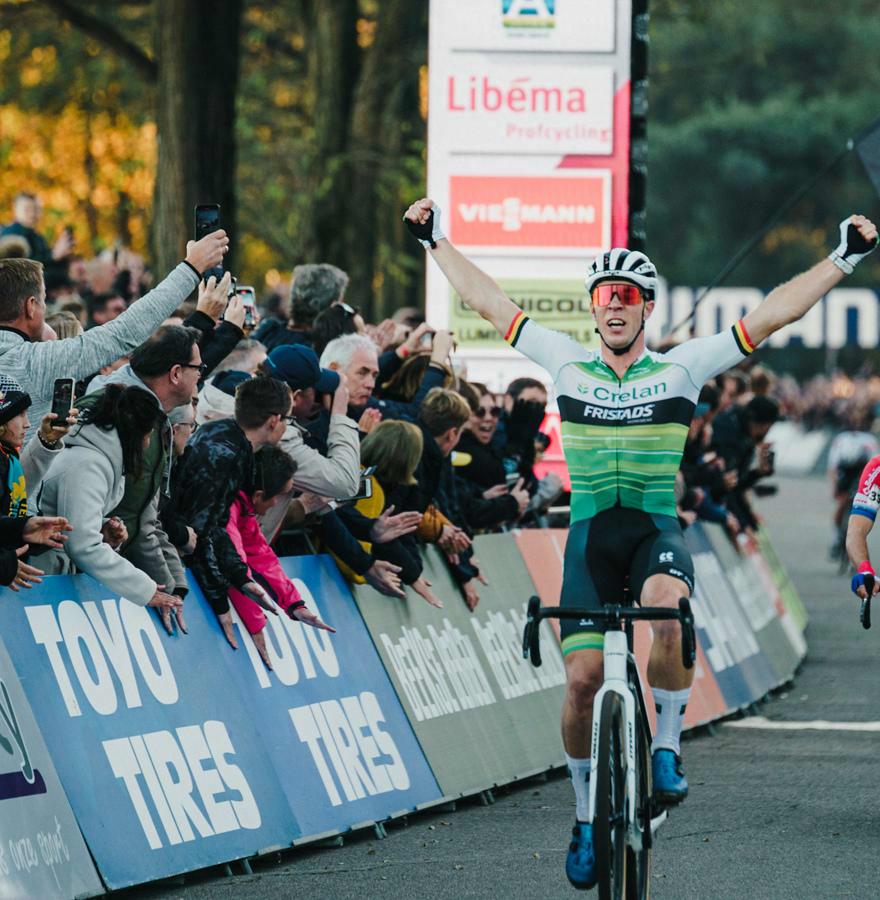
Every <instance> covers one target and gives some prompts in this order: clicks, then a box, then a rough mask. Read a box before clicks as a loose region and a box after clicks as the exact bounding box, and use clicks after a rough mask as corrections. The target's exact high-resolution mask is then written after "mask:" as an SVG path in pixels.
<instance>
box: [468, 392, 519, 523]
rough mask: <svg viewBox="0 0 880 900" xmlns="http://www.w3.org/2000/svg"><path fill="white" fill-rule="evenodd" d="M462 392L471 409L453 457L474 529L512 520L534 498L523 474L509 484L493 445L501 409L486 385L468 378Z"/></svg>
mask: <svg viewBox="0 0 880 900" xmlns="http://www.w3.org/2000/svg"><path fill="white" fill-rule="evenodd" d="M459 392H460V393H461V394H462V396H463V397H464V398H465V399H466V400H467V401H468V406H469V408H470V411H471V415H470V418H469V419H468V422H467V424H466V425H465V428H464V431H462V433H461V440H460V441H459V442H458V446H457V447H456V449H455V456H454V458H453V467H454V470H455V480H456V488H457V490H458V494H459V498H460V501H461V507H462V512H463V513H464V517H465V520H466V521H467V523H468V525H469V526H470V527H471V528H472V529H475V530H483V529H491V528H496V527H497V526H499V525H502V524H506V523H513V522H515V521H516V520H517V519H519V518H520V517H521V516H522V515H523V513H525V511H526V510H527V509H528V507H529V501H530V499H531V498H530V497H529V492H528V491H527V490H526V489H525V488H524V486H523V479H522V478H521V477H520V478H517V480H516V481H515V482H514V483H512V484H511V485H510V486H509V487H508V484H507V477H506V473H505V471H504V463H503V461H502V459H501V456H500V454H499V453H498V452H497V450H496V449H495V448H493V447H492V438H493V436H494V434H495V429H496V427H497V425H498V417H499V415H500V412H501V410H500V408H499V407H498V406H496V405H495V398H494V397H493V396H492V394H491V393H490V392H489V390H488V389H487V388H486V387H485V385H482V384H474V385H468V384H467V382H465V383H464V384H462V385H460V386H459Z"/></svg>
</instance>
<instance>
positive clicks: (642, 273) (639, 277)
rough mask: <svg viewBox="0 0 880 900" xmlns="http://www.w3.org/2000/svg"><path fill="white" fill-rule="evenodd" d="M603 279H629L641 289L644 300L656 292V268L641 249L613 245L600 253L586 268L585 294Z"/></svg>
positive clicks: (590, 291)
mask: <svg viewBox="0 0 880 900" xmlns="http://www.w3.org/2000/svg"><path fill="white" fill-rule="evenodd" d="M603 281H631V282H632V283H633V284H637V285H638V286H639V287H640V288H641V289H642V292H643V293H644V295H645V299H646V300H653V299H654V297H655V295H656V292H657V269H656V268H654V263H652V262H651V260H650V259H648V257H647V256H645V254H644V253H642V251H641V250H627V249H626V248H625V247H614V248H613V249H612V250H609V251H608V252H607V253H600V254H599V255H598V256H597V257H596V258H595V259H594V260H593V263H592V265H591V266H590V268H589V269H587V277H586V279H585V280H584V284H585V285H586V287H587V295H589V294H591V293H592V292H593V288H594V287H595V286H596V285H597V284H600V283H601V282H603Z"/></svg>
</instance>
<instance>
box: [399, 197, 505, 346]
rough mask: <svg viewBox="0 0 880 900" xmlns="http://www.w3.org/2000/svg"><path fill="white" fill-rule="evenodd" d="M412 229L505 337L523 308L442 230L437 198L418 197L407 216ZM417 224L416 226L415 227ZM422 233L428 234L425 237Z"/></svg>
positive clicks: (462, 293) (463, 293) (463, 294)
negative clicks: (455, 245) (436, 202)
mask: <svg viewBox="0 0 880 900" xmlns="http://www.w3.org/2000/svg"><path fill="white" fill-rule="evenodd" d="M404 221H406V222H407V227H408V228H409V230H410V231H411V232H412V233H413V234H414V235H415V236H416V237H417V238H419V240H421V241H422V243H423V244H424V245H425V246H426V247H427V248H429V249H430V251H431V255H432V256H433V257H434V260H435V261H436V262H437V265H439V266H440V268H441V269H442V270H443V274H444V275H445V276H446V278H447V280H448V281H449V283H450V284H451V285H452V286H453V287H454V288H455V290H456V291H457V292H458V294H459V296H460V297H461V299H462V300H463V301H464V302H465V304H466V305H467V306H469V307H470V308H471V309H472V310H473V311H474V312H476V313H478V314H479V315H481V316H482V317H483V318H484V319H487V320H488V321H489V322H491V323H492V324H493V325H494V326H495V328H496V329H497V330H498V332H499V334H500V335H501V336H502V337H505V336H506V334H507V331H508V329H509V328H510V323H511V322H513V320H514V318H515V317H516V315H517V313H518V312H519V311H520V309H519V307H518V306H517V305H516V304H515V303H514V302H513V300H511V299H510V297H508V296H507V295H506V294H505V293H504V291H502V290H501V287H500V286H499V285H498V283H497V282H496V281H495V280H494V279H493V278H490V277H489V276H488V275H487V274H486V273H485V272H484V271H483V270H482V269H480V268H478V267H477V266H475V265H474V264H473V263H472V262H471V261H470V260H469V259H468V258H467V257H465V256H464V255H463V254H461V253H460V252H459V251H458V250H456V249H455V247H453V245H452V244H451V243H450V242H449V240H448V239H447V238H446V237H445V236H444V235H443V233H442V232H441V231H440V210H439V209H438V208H437V206H436V204H435V203H434V201H433V200H428V199H427V198H426V199H422V200H417V201H416V202H415V203H413V204H412V206H410V208H409V209H408V210H407V211H406V214H405V215H404ZM413 226H415V227H413ZM422 234H424V235H425V237H424V238H423V237H422Z"/></svg>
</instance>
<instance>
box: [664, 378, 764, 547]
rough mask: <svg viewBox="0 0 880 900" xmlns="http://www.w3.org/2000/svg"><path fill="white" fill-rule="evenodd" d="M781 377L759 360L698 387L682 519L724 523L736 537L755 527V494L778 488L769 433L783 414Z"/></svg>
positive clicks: (679, 488)
mask: <svg viewBox="0 0 880 900" xmlns="http://www.w3.org/2000/svg"><path fill="white" fill-rule="evenodd" d="M776 387H777V379H776V378H775V376H772V375H771V374H770V373H769V372H767V371H766V370H764V369H762V368H760V367H758V366H756V367H754V368H753V369H752V370H751V372H750V373H749V374H746V373H745V372H742V371H740V370H738V369H734V370H731V371H729V372H724V373H722V374H721V375H718V376H717V377H716V378H715V379H713V380H712V381H711V382H710V383H708V384H706V385H705V386H704V387H703V389H702V390H701V391H700V395H699V399H698V401H697V406H696V409H695V411H694V417H693V419H692V421H691V424H690V427H689V429H688V436H687V440H686V442H685V449H684V455H683V457H682V463H681V468H680V471H679V474H678V479H677V482H676V499H677V501H678V515H679V520H680V521H681V523H682V525H683V526H685V527H686V526H688V525H690V524H693V522H695V521H696V520H697V519H702V520H705V521H708V522H715V523H717V524H719V525H722V526H723V527H724V528H725V529H726V530H727V532H728V534H729V535H730V536H731V538H732V539H735V538H736V536H737V535H739V534H741V533H745V534H749V533H753V532H755V531H756V530H757V528H758V525H759V520H758V517H757V516H756V514H755V511H754V508H753V505H752V499H751V498H752V495H753V494H758V495H759V496H760V495H767V494H771V493H774V492H775V490H776V488H775V486H773V485H769V484H766V482H764V479H766V478H768V477H770V476H771V475H773V473H774V462H775V455H774V451H773V447H772V445H771V444H770V443H769V442H768V441H767V440H766V438H767V434H768V432H769V431H770V429H771V428H772V427H773V425H774V424H775V423H776V422H777V421H778V420H779V418H780V417H781V410H780V404H779V401H778V400H777V399H776V397H775V396H771V394H774V395H775V393H776Z"/></svg>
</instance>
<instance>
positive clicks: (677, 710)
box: [651, 687, 691, 754]
mask: <svg viewBox="0 0 880 900" xmlns="http://www.w3.org/2000/svg"><path fill="white" fill-rule="evenodd" d="M651 690H652V692H653V694H654V704H655V707H656V709H657V733H656V734H655V735H654V743H653V744H652V746H651V750H652V751H653V750H672V751H673V752H674V753H676V754H680V753H681V745H680V743H679V738H680V737H681V726H682V724H683V723H684V711H685V709H686V708H687V702H688V698H689V697H690V695H691V689H690V688H686V689H685V690H683V691H664V690H662V689H661V688H655V687H652V688H651Z"/></svg>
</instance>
